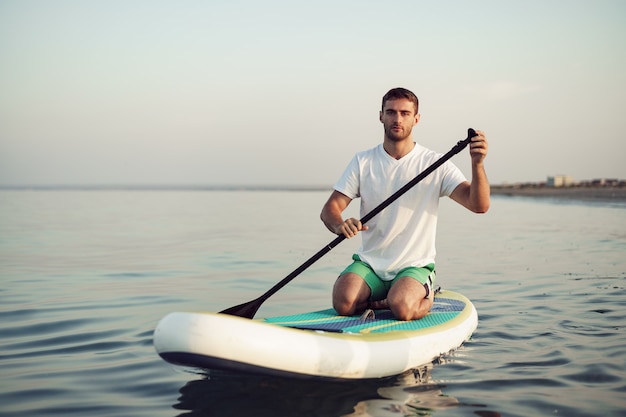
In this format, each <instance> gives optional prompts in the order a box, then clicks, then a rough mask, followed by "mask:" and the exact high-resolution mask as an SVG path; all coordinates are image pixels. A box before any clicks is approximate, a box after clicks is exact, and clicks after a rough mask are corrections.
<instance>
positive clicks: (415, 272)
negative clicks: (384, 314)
mask: <svg viewBox="0 0 626 417" xmlns="http://www.w3.org/2000/svg"><path fill="white" fill-rule="evenodd" d="M352 259H353V260H354V262H352V264H350V265H348V267H347V268H346V269H344V270H343V272H342V273H341V274H342V275H343V274H345V273H347V272H352V273H353V274H357V275H358V276H360V277H361V278H363V280H364V281H365V282H366V283H367V285H368V286H369V287H370V290H371V292H372V295H371V296H370V300H372V301H377V300H382V299H384V298H385V297H386V296H387V293H388V292H389V289H390V288H391V286H392V285H393V284H394V282H396V281H397V280H398V279H399V278H401V277H411V278H413V279H416V280H417V281H419V282H420V283H421V284H423V285H424V286H425V287H426V295H427V296H428V294H429V293H430V291H432V284H433V283H434V282H435V264H428V265H426V266H422V267H418V266H409V267H408V268H404V269H402V270H400V272H398V274H397V275H396V276H395V278H394V279H392V280H391V281H383V280H382V279H381V278H380V277H379V276H378V275H376V273H375V272H374V270H372V268H371V267H370V266H369V265H368V264H366V263H365V262H363V261H361V258H359V255H357V254H354V255H352Z"/></svg>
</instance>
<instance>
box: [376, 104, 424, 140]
mask: <svg viewBox="0 0 626 417" xmlns="http://www.w3.org/2000/svg"><path fill="white" fill-rule="evenodd" d="M419 118H420V116H419V114H417V113H416V112H415V105H414V104H413V103H412V102H411V101H409V100H407V99H404V98H402V99H398V100H387V101H386V102H385V106H384V107H383V110H382V111H381V112H380V121H381V123H382V124H383V126H384V129H385V136H386V137H387V138H389V139H390V140H392V141H394V142H400V141H402V140H404V139H406V138H408V137H409V136H410V135H411V131H412V130H413V126H415V125H416V124H417V122H418V121H419Z"/></svg>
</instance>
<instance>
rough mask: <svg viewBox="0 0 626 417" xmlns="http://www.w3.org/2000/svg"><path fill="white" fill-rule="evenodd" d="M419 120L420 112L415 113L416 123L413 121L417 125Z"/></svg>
mask: <svg viewBox="0 0 626 417" xmlns="http://www.w3.org/2000/svg"><path fill="white" fill-rule="evenodd" d="M419 121H420V114H419V113H417V114H416V115H415V123H413V126H415V125H416V124H417V123H418V122H419Z"/></svg>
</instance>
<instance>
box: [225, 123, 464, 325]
mask: <svg viewBox="0 0 626 417" xmlns="http://www.w3.org/2000/svg"><path fill="white" fill-rule="evenodd" d="M474 136H476V131H475V130H474V129H471V128H470V129H468V130H467V138H466V139H464V140H461V141H459V142H457V144H456V145H455V146H453V147H452V149H450V150H449V151H448V153H446V154H445V155H443V156H442V157H441V158H439V159H438V160H437V161H435V162H434V163H433V164H432V165H431V166H429V167H428V168H426V169H425V170H424V171H422V172H421V173H420V174H419V175H418V176H416V177H415V178H413V179H412V180H411V181H409V182H408V183H407V184H406V185H404V186H403V187H402V188H400V189H399V190H398V191H396V192H395V193H393V194H392V195H391V196H390V197H388V198H387V199H386V200H385V201H383V202H382V203H380V204H379V205H378V206H376V207H375V208H374V209H373V210H372V211H370V212H369V213H367V214H366V215H365V216H363V218H362V219H361V224H365V223H367V222H368V221H370V220H371V219H372V218H373V217H374V216H376V215H377V214H378V213H380V212H381V211H383V210H384V209H385V208H387V206H389V205H390V204H391V203H393V202H394V201H396V200H397V199H398V198H400V196H402V195H403V194H404V193H406V192H407V191H408V190H410V189H411V188H413V187H414V186H415V184H417V183H418V182H420V181H421V180H423V179H424V178H425V177H427V176H428V175H430V174H431V173H432V172H433V171H434V170H436V169H437V168H439V167H440V166H441V165H443V164H444V163H445V162H446V161H447V160H448V159H450V158H452V157H453V156H454V155H456V154H457V153H459V152H461V151H462V150H463V149H465V147H466V146H467V145H468V144H469V143H470V142H471V141H472V138H473V137H474ZM345 238H346V236H345V235H343V234H341V235H339V236H337V237H336V238H335V239H334V240H333V241H332V242H330V243H329V244H328V245H326V246H324V247H323V248H322V249H320V250H319V251H318V252H317V253H316V254H315V255H313V256H311V257H310V258H309V259H308V260H306V261H305V262H304V263H303V264H302V265H300V266H299V267H298V268H296V269H295V270H294V271H293V272H291V273H290V274H289V275H287V276H286V277H285V278H283V279H282V280H280V282H278V283H277V284H276V285H274V286H273V287H272V288H270V289H269V290H268V291H267V292H266V293H265V294H263V295H261V296H260V297H259V298H257V299H255V300H253V301H251V302H248V303H244V304H241V305H238V306H235V307H231V308H228V309H226V310H224V311H221V313H223V314H231V315H234V316H241V317H247V318H253V317H254V314H256V311H257V310H258V308H259V307H260V306H261V304H262V303H263V302H265V300H267V299H268V298H270V297H271V296H272V295H274V294H276V292H278V290H280V289H281V288H282V287H284V286H285V285H287V284H288V283H289V282H290V281H291V280H293V279H294V278H295V277H297V276H298V275H300V274H301V273H302V272H303V271H304V270H305V269H307V268H308V267H310V266H311V265H313V264H314V263H315V262H317V260H318V259H320V258H321V257H322V256H324V255H326V254H327V253H328V252H330V251H331V250H332V249H333V248H334V247H335V246H337V245H338V244H340V243H341V242H343V240H344V239H345Z"/></svg>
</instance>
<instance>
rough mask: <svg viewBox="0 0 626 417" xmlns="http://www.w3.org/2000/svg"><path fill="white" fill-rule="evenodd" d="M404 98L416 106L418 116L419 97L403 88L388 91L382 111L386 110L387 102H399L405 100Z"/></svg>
mask: <svg viewBox="0 0 626 417" xmlns="http://www.w3.org/2000/svg"><path fill="white" fill-rule="evenodd" d="M403 98H404V99H407V100H409V101H410V102H412V103H413V105H414V106H415V114H417V110H418V109H419V100H418V99H417V96H416V95H415V94H413V92H412V91H409V90H407V89H406V88H402V87H398V88H392V89H391V90H389V91H387V94H385V95H384V96H383V104H382V107H381V109H382V110H384V109H385V103H386V102H387V101H389V100H398V99H403Z"/></svg>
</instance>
